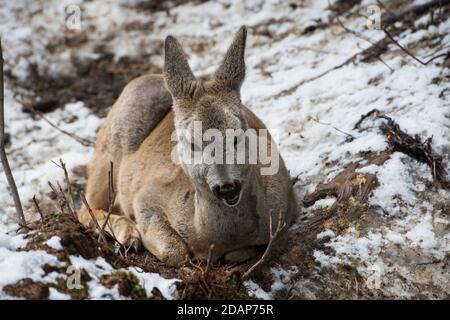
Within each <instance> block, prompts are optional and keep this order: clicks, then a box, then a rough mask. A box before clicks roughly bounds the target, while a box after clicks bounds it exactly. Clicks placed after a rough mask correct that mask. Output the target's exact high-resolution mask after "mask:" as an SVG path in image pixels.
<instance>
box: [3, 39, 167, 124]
mask: <svg viewBox="0 0 450 320" xmlns="http://www.w3.org/2000/svg"><path fill="white" fill-rule="evenodd" d="M160 49H161V51H158V52H155V54H158V55H160V54H162V43H161V46H160ZM72 64H73V66H74V67H75V73H74V74H73V75H72V74H71V75H70V76H63V75H60V76H51V75H48V74H40V73H39V72H38V70H37V66H36V65H32V66H31V67H30V70H29V76H28V78H27V80H26V81H25V82H23V81H19V80H17V79H13V78H11V77H10V79H9V80H10V81H11V82H12V83H13V85H16V86H18V87H21V88H24V89H26V90H27V91H28V92H32V93H33V95H28V96H24V97H22V99H23V109H24V111H26V112H33V111H34V110H35V111H39V112H44V113H45V112H51V111H53V110H55V109H56V108H58V107H61V106H64V105H65V104H66V103H69V102H74V101H83V102H84V103H85V104H86V105H87V107H89V108H90V109H91V110H92V111H93V112H94V113H95V114H96V115H98V116H100V117H104V116H106V114H107V111H108V108H109V107H110V106H112V104H113V103H114V101H115V100H116V99H117V97H118V96H119V94H120V93H121V92H122V90H123V88H124V87H125V85H126V84H127V83H128V82H130V81H131V80H132V79H134V78H136V77H138V76H140V75H143V74H146V73H160V72H161V70H160V68H159V67H156V66H154V65H152V64H150V63H149V56H148V55H143V56H139V57H136V58H121V59H120V60H119V61H115V60H114V56H113V55H112V54H110V53H107V52H104V51H101V49H100V57H99V58H97V59H95V60H74V61H73V62H72Z"/></svg>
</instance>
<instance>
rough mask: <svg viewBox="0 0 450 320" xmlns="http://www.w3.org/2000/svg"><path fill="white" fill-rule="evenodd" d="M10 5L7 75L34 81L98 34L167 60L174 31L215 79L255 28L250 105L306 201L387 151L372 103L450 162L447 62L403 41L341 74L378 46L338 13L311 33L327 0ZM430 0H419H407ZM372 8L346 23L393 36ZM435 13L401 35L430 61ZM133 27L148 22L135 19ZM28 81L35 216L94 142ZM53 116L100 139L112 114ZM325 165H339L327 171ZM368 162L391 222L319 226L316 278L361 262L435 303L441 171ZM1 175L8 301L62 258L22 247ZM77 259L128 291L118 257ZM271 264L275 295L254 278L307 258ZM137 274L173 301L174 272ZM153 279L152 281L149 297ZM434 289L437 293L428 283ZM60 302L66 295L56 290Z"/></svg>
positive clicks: (438, 49) (439, 30) (449, 42)
mask: <svg viewBox="0 0 450 320" xmlns="http://www.w3.org/2000/svg"><path fill="white" fill-rule="evenodd" d="M1 2H2V3H1V6H0V34H1V36H2V42H3V48H4V49H3V50H4V58H5V70H6V71H7V72H10V73H11V74H12V76H14V77H17V78H18V79H22V80H24V79H26V78H27V76H28V66H29V65H30V64H31V63H35V64H37V65H38V67H39V71H40V72H48V73H50V74H53V75H61V74H68V73H70V72H72V70H74V68H76V65H74V64H73V63H74V62H73V61H74V60H73V59H72V58H74V57H76V58H78V59H81V60H82V59H95V58H96V57H97V53H96V52H95V50H94V48H95V46H96V45H97V44H98V43H102V44H104V45H106V47H107V50H108V51H110V52H111V53H113V54H114V57H115V59H117V60H118V59H120V58H121V57H133V56H138V55H144V54H148V55H149V61H148V62H149V63H152V64H154V65H157V66H162V61H163V57H162V56H161V55H155V54H153V51H152V50H153V48H154V47H155V43H161V41H163V39H164V38H165V36H167V35H169V34H171V35H175V36H176V37H177V38H178V39H179V40H180V42H181V43H182V44H183V47H184V48H185V50H186V52H187V54H188V55H189V58H190V59H189V61H190V65H191V68H192V69H193V71H194V73H196V74H197V75H203V74H210V73H212V72H213V71H214V70H215V68H216V67H217V66H218V64H219V63H220V59H218V57H220V56H221V55H222V54H223V53H224V51H225V50H226V48H227V45H228V44H229V41H230V40H231V36H232V34H233V33H234V32H235V31H237V30H238V28H239V27H240V26H241V25H243V24H245V25H247V27H249V36H248V43H247V52H246V62H247V78H246V81H245V83H244V85H243V87H242V98H243V102H244V104H246V105H247V106H248V107H250V108H251V109H252V110H253V111H254V112H255V113H256V114H257V115H258V116H260V117H261V119H262V120H263V121H264V122H265V123H266V125H267V127H268V128H269V129H270V130H271V131H272V132H273V133H274V137H275V138H276V139H277V142H278V143H279V146H280V149H281V153H282V155H283V157H284V159H285V161H286V163H287V166H288V169H289V170H290V173H291V175H292V176H293V177H294V176H298V177H299V182H297V184H296V191H297V193H298V195H299V199H302V198H303V196H304V195H305V193H307V192H311V191H313V190H314V188H315V187H316V185H317V184H318V183H321V182H324V181H325V182H326V181H329V180H331V179H332V178H333V177H334V176H336V174H337V173H338V172H339V171H341V169H342V168H344V167H345V165H346V164H348V163H350V162H352V161H355V160H357V159H358V153H359V152H362V151H383V150H385V149H386V148H387V143H386V141H385V137H384V136H383V135H382V134H381V133H380V132H379V130H377V128H376V127H374V126H373V127H370V128H367V130H364V131H361V132H359V131H355V130H353V126H354V124H355V123H356V122H357V121H358V120H359V118H360V116H361V115H362V114H365V113H367V112H368V111H370V110H372V109H374V108H376V109H378V110H380V111H383V112H385V113H386V114H388V115H389V116H390V117H392V118H393V119H394V120H395V121H396V122H397V123H398V124H399V125H400V127H401V128H402V129H403V130H405V131H406V132H408V133H410V134H411V135H415V134H418V135H419V136H421V138H422V139H423V140H424V139H425V138H427V137H430V136H432V137H433V148H434V151H435V152H436V153H438V154H441V155H444V166H446V168H447V169H448V168H449V166H448V163H449V157H448V154H449V150H450V149H449V148H450V130H449V126H450V102H449V101H450V100H449V99H450V98H449V92H448V90H447V91H444V90H445V89H446V88H447V89H448V87H449V83H448V67H445V66H444V65H443V64H442V62H443V59H444V58H439V59H437V60H435V61H434V62H432V63H430V64H429V65H427V66H422V65H420V64H418V63H417V62H416V61H414V60H413V59H412V58H411V57H409V56H407V55H405V54H404V53H403V52H402V51H401V50H399V49H398V48H397V47H396V46H395V45H393V44H391V45H390V46H389V50H388V51H387V52H385V53H383V54H382V55H381V56H380V57H381V59H382V61H380V60H375V61H374V62H370V63H363V62H360V61H358V59H356V60H355V61H354V62H351V63H348V64H346V65H344V66H343V67H341V68H337V69H335V70H332V69H333V68H334V67H336V66H339V65H340V64H342V63H343V62H344V61H346V60H347V59H349V58H350V57H352V56H353V55H355V54H356V53H358V52H361V51H362V50H364V49H365V48H368V47H370V46H371V44H370V43H369V42H367V41H365V40H363V39H361V38H358V37H356V36H354V35H353V34H351V33H348V32H346V31H345V30H344V29H343V28H341V27H340V26H339V25H338V24H337V23H336V22H334V23H332V24H330V25H329V26H328V27H325V28H318V29H317V30H315V31H313V32H310V33H304V32H303V31H304V30H305V28H307V27H309V26H311V25H316V24H318V22H320V23H324V24H326V23H328V22H329V16H330V11H329V10H327V8H328V1H327V0H314V1H313V0H305V1H298V2H295V5H293V4H291V3H289V2H288V1H282V0H255V1H239V0H221V1H212V2H206V3H202V4H198V3H189V2H188V3H186V4H183V5H179V6H176V7H174V8H173V9H171V10H170V14H169V13H167V12H166V11H157V12H150V11H144V10H138V9H136V8H137V7H136V6H137V5H138V4H139V3H140V2H143V1H138V0H136V1H132V2H131V3H126V1H89V2H83V1H74V0H72V1H56V0H55V1H49V0H48V1H23V2H21V1H14V2H13V1H6V0H2V1H1ZM331 2H334V1H331ZM406 2H407V1H406ZM419 2H420V1H410V4H409V5H413V4H415V3H419ZM422 2H424V1H422ZM70 4H75V5H78V6H79V8H80V10H81V11H80V12H81V20H80V21H81V30H80V31H69V30H68V29H67V27H66V22H67V21H66V20H65V19H66V14H65V12H64V9H65V8H66V6H67V5H70ZM371 4H376V1H370V0H364V1H362V3H361V4H360V5H356V6H355V7H354V8H353V9H352V12H354V13H355V14H353V15H351V16H349V17H346V18H344V17H341V20H342V21H343V23H345V25H346V26H347V27H348V28H350V29H352V30H357V31H358V32H361V33H362V34H364V36H365V37H367V38H369V39H370V40H371V41H372V42H376V41H377V40H380V39H382V38H383V37H384V33H383V32H382V31H380V30H370V29H367V27H366V19H365V18H364V17H363V16H362V15H358V14H356V13H362V14H364V15H366V16H367V15H369V14H368V13H367V7H368V6H369V5H371ZM429 19H430V16H429V15H426V16H423V17H422V18H420V19H419V20H418V21H416V28H415V31H411V28H410V29H408V30H407V31H405V32H403V33H401V34H400V35H399V36H398V37H397V38H398V39H399V42H400V43H401V44H402V45H403V46H405V47H408V48H410V50H412V51H413V52H414V54H415V55H416V56H418V57H423V59H424V60H426V59H428V58H430V57H431V56H434V55H437V54H440V53H445V52H446V51H448V48H449V46H450V32H449V31H450V19H446V20H444V21H442V22H440V23H438V24H430V25H429V26H427V24H428V22H429ZM132 23H140V24H143V25H148V26H149V27H148V30H143V29H142V28H129V27H128V26H129V25H130V24H132ZM424 26H425V27H424ZM76 32H86V33H87V37H88V40H89V41H87V42H85V43H83V44H81V45H80V46H77V47H71V46H67V47H65V46H59V47H58V50H57V51H56V52H54V53H52V54H51V53H49V51H48V47H49V46H50V45H51V44H55V43H60V42H62V41H63V40H64V37H65V36H66V35H67V33H71V34H74V33H76ZM427 44H428V45H427ZM427 57H428V58H427ZM386 65H387V66H386ZM329 70H330V71H329ZM327 71H329V72H327ZM324 73H326V74H324ZM322 74H324V75H323V76H320V75H322ZM17 90H18V89H17V88H14V91H13V89H12V88H11V86H10V84H9V83H8V82H7V83H6V88H5V107H6V111H5V113H6V131H7V132H8V133H9V134H10V136H11V146H10V148H9V149H8V154H9V159H10V162H11V166H12V169H13V171H14V175H15V178H16V182H17V184H18V186H19V192H20V195H21V198H22V202H23V204H24V207H25V209H26V211H27V216H28V218H32V216H33V215H34V209H33V206H32V203H31V201H30V200H31V198H32V197H33V195H35V194H36V195H37V197H38V198H39V197H44V196H45V193H46V192H48V186H47V182H48V181H55V180H58V179H62V172H61V170H60V169H59V168H58V167H57V166H56V165H55V164H53V163H52V161H56V162H57V161H58V159H59V158H62V159H63V160H64V161H65V162H66V163H67V166H68V168H69V170H71V169H73V168H75V167H77V166H80V165H84V164H86V163H87V162H88V161H89V159H90V156H91V154H92V151H93V150H92V148H91V147H85V146H82V145H80V144H79V143H78V142H77V141H75V140H73V139H71V138H70V137H68V136H66V135H62V134H61V133H59V132H58V131H56V130H55V129H54V128H52V127H51V126H50V125H48V123H46V122H45V121H44V120H42V119H41V120H39V119H32V118H31V116H30V114H27V113H23V112H22V106H21V102H20V99H18V98H17V96H16V94H17V93H19V92H17ZM46 117H47V118H48V119H49V120H51V121H52V122H53V123H56V124H57V125H58V126H59V127H61V128H63V129H64V130H67V131H69V132H72V133H75V134H76V135H78V136H81V137H83V138H87V139H90V140H94V139H95V131H96V129H97V127H98V126H99V124H100V123H101V119H99V118H98V117H97V116H96V115H94V114H92V113H91V111H90V109H88V108H86V107H85V106H84V104H83V101H78V102H74V103H70V104H67V105H65V106H61V107H60V108H58V109H57V110H56V111H54V112H51V113H47V114H46ZM369 123H370V122H369ZM336 128H338V129H339V130H337V129H336ZM343 132H345V133H348V134H351V135H353V136H354V139H353V141H351V142H348V141H346V138H347V136H346V134H345V133H343ZM325 162H328V163H333V164H334V166H325V165H324V163H325ZM361 170H362V171H364V172H369V173H376V175H377V178H378V181H379V184H380V185H379V187H377V188H376V189H375V190H374V192H373V194H372V195H371V197H370V199H369V204H370V205H372V206H374V207H377V208H379V212H380V221H381V222H380V223H379V225H377V226H374V227H373V228H372V229H371V230H370V231H369V232H361V230H358V225H354V226H351V227H349V228H347V229H346V230H344V231H343V232H341V233H340V234H335V232H333V231H332V230H326V231H325V232H324V233H321V234H320V235H319V236H320V237H321V238H322V239H328V242H327V243H326V244H325V246H326V247H329V248H331V249H332V250H331V251H330V250H327V251H326V252H325V251H322V250H316V251H315V252H314V257H315V259H316V262H317V268H316V269H315V270H314V273H315V275H319V276H320V275H322V274H325V273H326V272H327V270H330V269H331V270H333V269H336V268H339V266H342V265H352V266H354V267H355V269H356V270H357V273H358V274H359V276H360V277H362V279H364V280H365V281H366V283H367V286H370V285H369V284H370V283H371V281H372V282H375V284H372V285H375V286H376V288H375V289H377V290H380V291H382V292H383V294H384V295H385V296H390V297H400V298H402V297H403V298H408V297H414V296H417V294H418V293H417V292H421V293H422V294H423V297H428V298H433V297H438V298H441V297H445V296H448V295H449V294H450V270H449V269H450V267H449V262H448V257H449V254H450V215H449V212H448V210H449V202H448V199H449V198H450V193H449V192H448V190H447V191H446V190H443V189H437V188H436V189H432V190H431V191H430V188H429V187H428V185H429V184H430V183H431V181H432V176H431V172H430V168H429V167H428V166H426V165H425V164H421V163H419V162H417V161H415V160H413V159H411V158H409V157H408V156H406V155H404V154H401V153H397V152H396V153H394V154H393V155H392V157H391V159H389V160H388V161H386V162H385V163H384V164H383V165H382V166H374V165H371V166H368V167H365V168H363V169H361ZM447 171H450V170H447ZM0 181H1V184H0V204H1V206H0V297H2V298H4V296H3V295H2V293H1V289H2V287H3V286H5V285H7V284H10V283H15V282H17V281H18V280H20V279H22V278H25V277H29V278H32V279H33V280H36V281H37V280H39V281H43V282H45V281H52V279H51V277H48V276H46V278H43V277H42V276H43V272H42V269H41V266H42V265H43V264H45V263H51V264H55V265H57V264H58V261H57V259H56V257H55V256H52V255H51V254H48V253H46V252H44V251H42V252H40V251H35V252H20V251H19V252H18V251H17V250H18V249H19V248H21V247H23V246H24V245H25V241H26V240H24V239H23V238H22V237H21V236H18V235H15V234H14V231H13V230H14V229H15V227H16V226H15V225H14V223H13V221H12V219H11V218H12V217H13V214H14V207H13V202H12V199H11V197H10V195H9V193H8V187H7V184H6V183H5V182H6V180H5V177H4V175H3V172H1V175H0ZM332 204H333V199H325V200H321V201H319V202H318V203H316V205H315V206H313V207H310V208H305V209H304V212H305V213H306V214H307V215H310V214H312V213H313V210H314V209H317V207H318V206H320V205H322V206H331V205H332ZM386 213H387V214H386ZM50 245H56V246H57V245H58V242H57V241H55V240H54V239H53V241H51V243H50ZM71 261H72V262H73V263H74V264H78V265H80V266H82V267H83V268H85V269H86V270H87V271H88V272H89V273H90V274H92V275H93V276H92V278H93V280H92V281H93V282H92V283H91V284H89V286H90V288H91V291H90V294H91V297H92V298H101V297H103V296H105V295H106V296H108V295H109V296H110V297H115V298H119V296H118V293H117V292H112V291H114V289H111V290H109V289H108V290H109V291H108V292H106V291H105V292H104V290H107V289H106V288H104V287H103V288H102V286H101V284H99V283H98V281H97V282H96V281H95V280H96V279H98V277H99V275H101V274H102V273H103V272H111V271H112V268H111V266H108V265H107V264H105V262H104V261H85V260H81V258H79V257H73V258H71ZM99 264H100V265H101V266H99ZM298 264H301V261H298ZM11 266H14V268H11ZM98 268H101V271H99V269H98ZM12 269H14V272H12V271H11V270H12ZM272 270H273V273H274V276H275V282H274V284H273V285H272V290H271V292H264V291H263V290H262V289H261V288H259V287H258V285H257V284H256V283H254V282H248V283H246V286H247V288H249V290H250V292H252V293H253V294H255V295H256V296H258V297H261V298H271V297H274V295H275V293H276V291H279V290H281V289H282V287H283V286H287V285H288V284H289V279H290V278H291V277H294V276H295V272H296V271H295V267H294V268H293V269H289V270H284V269H279V268H274V269H272ZM139 275H140V276H141V277H142V281H144V280H145V279H147V281H149V282H150V283H151V284H152V285H153V284H154V285H155V286H158V287H159V288H160V290H161V292H162V293H163V294H164V296H166V297H172V298H175V296H174V295H175V291H174V290H173V281H172V280H164V279H163V278H161V277H159V276H157V275H154V274H142V273H139ZM374 277H375V278H374ZM53 280H54V279H53ZM298 281H299V282H298V283H297V285H296V288H297V289H298V291H299V295H300V294H301V292H303V291H302V289H301V287H302V286H309V283H310V282H311V279H309V278H308V277H306V278H305V277H302V278H300V279H298ZM91 285H92V287H91ZM152 285H148V284H147V285H146V286H145V288H146V289H147V291H148V293H149V295H151V289H152ZM171 288H172V289H171ZM312 288H313V289H310V292H309V294H308V297H311V298H314V297H316V294H315V292H314V290H319V288H315V287H314V286H313V287H312ZM424 288H425V289H424ZM427 288H434V289H433V290H432V289H430V290H429V291H427V290H428V289H427ZM435 288H438V289H435ZM295 290H296V289H294V291H295ZM436 290H438V291H439V290H440V293H439V292H438V293H436ZM50 297H54V298H63V296H61V295H60V294H59V295H58V293H56V292H54V291H52V294H51V295H50Z"/></svg>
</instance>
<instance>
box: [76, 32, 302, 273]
mask: <svg viewBox="0 0 450 320" xmlns="http://www.w3.org/2000/svg"><path fill="white" fill-rule="evenodd" d="M246 34H247V32H246V29H245V27H242V28H241V29H240V30H239V32H238V33H237V34H236V36H235V37H234V39H233V42H232V44H231V46H230V48H229V49H228V51H227V53H226V56H225V58H224V60H223V62H222V64H221V66H220V67H219V69H218V70H217V71H216V73H215V74H214V75H213V76H212V77H211V78H210V79H208V80H200V79H197V78H195V77H194V75H193V73H192V71H191V69H190V67H189V64H188V61H187V59H186V56H185V54H184V52H183V50H182V48H181V46H180V44H179V43H178V41H177V40H176V39H175V38H173V37H171V36H169V37H167V39H166V41H165V62H164V74H163V75H162V76H161V75H145V76H141V77H139V78H137V79H135V80H133V81H131V82H130V83H129V84H128V85H127V86H126V87H125V89H124V90H123V92H122V93H121V95H120V97H119V98H118V99H117V101H116V102H115V104H114V105H113V107H112V109H111V111H110V112H109V114H108V116H107V118H106V120H105V122H104V123H103V125H102V126H101V128H100V130H99V132H98V135H97V141H96V147H95V152H94V156H93V159H92V160H91V162H90V163H89V165H88V170H87V176H88V179H87V186H86V198H87V202H88V204H89V206H90V207H91V208H92V211H93V213H94V215H95V218H96V219H97V221H98V223H99V224H100V225H103V223H104V222H105V220H106V216H107V211H108V206H109V200H108V189H109V185H108V173H109V171H110V162H113V163H114V170H113V171H114V177H113V181H114V182H113V183H114V188H115V190H116V192H117V197H116V203H115V207H114V210H113V212H112V214H111V215H110V217H109V220H108V224H107V227H106V231H107V232H108V233H110V234H113V235H114V236H115V238H116V239H117V240H118V241H119V242H120V243H121V244H123V245H125V246H136V245H138V244H140V243H142V244H143V245H144V246H145V248H147V249H148V250H149V251H150V252H151V253H152V254H154V255H155V256H156V257H157V258H158V259H160V260H161V261H164V262H166V263H168V264H170V265H180V264H182V263H183V262H184V261H185V259H186V256H187V255H191V256H194V257H196V258H199V259H206V258H207V256H208V252H209V248H210V245H211V244H214V250H213V256H212V259H213V261H216V260H218V259H221V258H223V259H224V261H225V262H227V263H239V262H242V261H245V260H247V259H250V258H252V257H254V256H255V255H256V254H257V253H258V252H257V250H256V248H257V247H258V246H261V245H265V244H267V243H268V241H269V212H270V211H271V210H273V212H274V214H273V216H274V219H273V224H274V225H275V226H276V225H277V223H278V219H279V218H278V216H279V215H278V212H280V210H281V212H282V217H283V219H284V221H285V222H286V223H287V224H288V225H289V224H290V223H292V221H293V220H294V218H295V216H296V213H297V205H296V199H295V196H294V192H293V190H292V184H291V181H290V178H289V174H288V172H287V170H286V167H285V165H284V162H283V160H282V159H281V157H280V156H279V154H278V152H277V148H276V146H275V145H274V144H273V140H272V139H271V137H270V136H268V138H267V139H265V140H264V139H259V140H260V141H258V142H259V146H258V148H259V149H261V148H263V149H265V148H267V152H266V153H267V154H272V155H273V154H275V158H272V160H271V161H272V162H274V161H275V162H274V163H276V164H277V165H278V167H277V168H276V169H277V170H276V171H275V172H271V173H269V174H267V173H266V174H264V172H263V171H264V167H267V166H263V164H262V163H261V161H260V160H259V159H258V160H257V161H256V162H254V163H251V162H250V161H247V160H248V159H247V158H249V157H247V158H246V161H244V163H242V161H241V162H240V163H239V162H238V161H234V162H233V161H232V163H229V162H228V161H227V162H226V163H210V162H208V163H206V161H200V162H192V161H191V162H189V161H181V160H180V159H190V158H189V157H190V156H192V151H194V153H195V152H198V150H202V147H203V146H204V145H205V142H203V144H202V141H205V138H204V136H202V137H201V138H200V139H203V140H198V139H197V140H196V137H197V136H198V133H199V132H198V130H197V132H195V128H194V127H195V125H196V123H197V124H198V123H200V124H201V131H200V135H202V134H204V133H205V132H207V131H208V129H209V131H210V132H211V129H213V130H212V132H214V133H215V134H218V135H220V134H223V136H226V134H227V132H237V134H236V135H235V136H234V138H233V139H232V140H231V141H233V142H232V143H231V149H230V146H229V144H228V145H226V146H225V147H223V148H222V144H220V145H219V146H218V147H217V148H215V149H214V152H213V154H214V155H213V156H217V155H219V156H222V155H225V154H227V152H231V151H233V150H234V149H236V150H237V149H238V145H239V147H242V146H243V149H242V148H241V149H239V150H241V151H242V150H244V151H245V152H250V151H251V150H250V140H251V139H250V138H249V137H250V135H245V134H244V133H245V132H247V131H248V129H253V131H256V130H261V129H265V126H264V124H263V123H262V122H261V120H259V119H258V118H257V117H256V116H255V115H254V114H253V113H252V112H251V111H250V110H249V109H247V108H246V107H245V106H243V105H242V104H241V100H240V88H241V85H242V82H243V81H244V77H245V62H244V51H245V42H246ZM230 129H233V130H234V131H233V130H231V131H230ZM239 129H242V130H239ZM173 132H176V134H175V135H172V133H173ZM215 137H216V139H217V140H215V139H214V141H215V142H218V141H219V140H220V139H218V138H217V136H215ZM227 137H228V136H227ZM227 139H228V138H227ZM196 141H197V142H196ZM198 141H200V143H198ZM227 141H228V140H227ZM261 141H263V142H262V143H263V144H261ZM223 142H224V143H225V138H224V140H223ZM199 144H200V145H199ZM216 146H217V145H216ZM233 148H234V149H233ZM205 151H206V148H205ZM200 154H201V153H200ZM248 154H250V153H248ZM237 157H238V152H235V155H234V158H233V157H232V159H231V160H236V158H237ZM191 158H192V157H191ZM200 158H201V157H200ZM177 159H178V160H177ZM266 169H267V168H266ZM78 217H79V220H80V221H81V223H83V224H84V225H85V226H91V227H93V226H94V224H93V221H92V220H91V216H90V214H89V212H88V210H87V208H85V207H82V208H81V209H80V211H79V213H78Z"/></svg>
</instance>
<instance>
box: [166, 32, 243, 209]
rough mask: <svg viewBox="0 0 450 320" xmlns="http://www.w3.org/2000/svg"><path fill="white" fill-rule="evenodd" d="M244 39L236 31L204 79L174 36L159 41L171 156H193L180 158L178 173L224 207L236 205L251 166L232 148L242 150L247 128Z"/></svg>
mask: <svg viewBox="0 0 450 320" xmlns="http://www.w3.org/2000/svg"><path fill="white" fill-rule="evenodd" d="M246 35H247V31H246V28H245V27H242V28H241V29H240V30H239V31H238V32H237V34H236V35H235V37H234V39H233V42H232V43H231V46H230V47H229V49H228V51H227V53H226V55H225V58H224V59H223V61H222V63H221V65H220V67H219V68H218V69H217V71H216V72H215V73H214V75H212V76H211V77H210V78H209V79H207V80H203V79H197V78H196V77H195V76H194V74H193V73H192V71H191V69H190V67H189V64H188V61H187V59H186V55H185V54H184V52H183V49H182V48H181V46H180V44H179V43H178V41H177V40H176V39H175V38H173V37H171V36H169V37H167V39H166V42H165V62H164V79H165V82H166V87H167V89H168V90H169V92H170V93H171V95H172V98H173V110H174V113H175V128H176V136H177V140H178V144H177V150H176V152H177V153H178V157H179V158H182V159H185V160H186V159H193V158H195V157H196V156H197V158H196V159H197V160H195V159H194V161H183V160H182V161H181V164H182V167H183V170H184V171H185V172H186V174H187V175H188V176H189V177H190V178H191V181H192V182H193V183H194V184H195V186H196V188H197V191H198V192H200V193H203V194H204V195H210V196H212V197H216V198H218V199H220V200H221V201H223V202H224V203H225V204H226V205H228V206H235V205H237V204H238V203H239V201H240V198H241V194H242V190H243V189H245V187H246V185H247V184H248V176H249V172H250V167H251V165H250V164H248V163H246V162H244V163H242V161H241V162H240V164H238V163H237V157H238V154H239V152H236V151H237V150H238V151H239V150H240V152H242V151H243V149H242V148H240V149H239V148H238V147H237V146H238V145H239V146H243V148H244V149H245V148H248V143H245V134H244V132H245V131H246V130H247V128H248V125H247V121H246V119H245V117H244V115H243V106H242V104H241V99H240V88H241V85H242V82H243V81H244V77H245V62H244V52H245V41H246ZM221 146H222V147H221ZM233 150H234V151H235V152H234V153H233V154H234V159H233V161H231V158H233V154H232V152H233ZM230 157H231V158H230ZM220 159H222V160H223V162H222V163H220ZM198 160H200V161H198ZM189 162H190V163H189Z"/></svg>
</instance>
